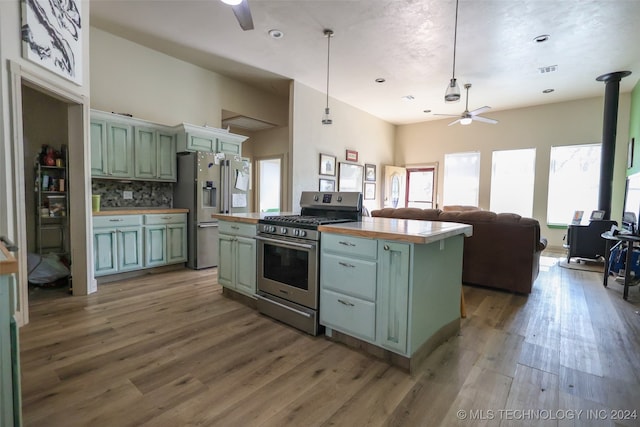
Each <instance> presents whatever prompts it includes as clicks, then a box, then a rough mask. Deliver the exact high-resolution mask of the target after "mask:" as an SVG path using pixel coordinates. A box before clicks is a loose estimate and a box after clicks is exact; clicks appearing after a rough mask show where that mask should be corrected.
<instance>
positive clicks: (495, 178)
mask: <svg viewBox="0 0 640 427" xmlns="http://www.w3.org/2000/svg"><path fill="white" fill-rule="evenodd" d="M535 166H536V149H535V148H526V149H523V150H501V151H494V152H493V157H492V159H491V198H490V200H489V209H490V210H492V211H493V212H511V213H517V214H518V215H521V216H525V217H531V216H533V185H534V179H535V173H536V172H535Z"/></svg>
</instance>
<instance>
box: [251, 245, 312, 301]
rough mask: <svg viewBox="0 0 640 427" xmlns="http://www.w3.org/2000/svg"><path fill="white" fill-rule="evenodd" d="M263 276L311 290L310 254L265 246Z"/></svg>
mask: <svg viewBox="0 0 640 427" xmlns="http://www.w3.org/2000/svg"><path fill="white" fill-rule="evenodd" d="M262 273H263V276H264V277H265V278H267V279H271V280H274V281H276V282H280V283H284V284H286V285H289V286H294V287H296V288H299V289H303V290H305V291H306V290H308V289H309V252H307V251H301V250H298V249H290V248H283V247H281V246H275V245H269V244H266V243H265V245H264V271H263V272H262Z"/></svg>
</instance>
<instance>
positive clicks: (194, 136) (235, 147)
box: [174, 123, 248, 155]
mask: <svg viewBox="0 0 640 427" xmlns="http://www.w3.org/2000/svg"><path fill="white" fill-rule="evenodd" d="M174 130H175V133H176V134H177V138H178V142H177V144H178V148H177V150H178V152H184V151H207V152H213V153H230V154H238V155H240V154H242V143H243V142H244V141H245V140H246V139H247V138H248V137H246V136H243V135H236V134H233V133H230V132H228V131H226V130H224V129H218V128H214V127H210V126H195V125H190V124H188V123H182V124H181V125H178V126H176V127H175V128H174Z"/></svg>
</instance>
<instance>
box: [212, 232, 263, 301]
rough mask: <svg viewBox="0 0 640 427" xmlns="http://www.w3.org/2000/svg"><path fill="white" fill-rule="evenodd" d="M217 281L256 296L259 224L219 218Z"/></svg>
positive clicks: (227, 286)
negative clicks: (256, 236) (257, 232)
mask: <svg viewBox="0 0 640 427" xmlns="http://www.w3.org/2000/svg"><path fill="white" fill-rule="evenodd" d="M218 230H219V238H218V251H219V252H218V253H219V260H218V283H220V285H222V286H224V287H226V288H229V289H233V290H235V291H238V292H240V293H243V294H245V295H249V296H252V297H253V296H254V295H255V293H256V254H257V252H256V250H257V245H256V240H255V239H254V237H255V235H256V225H255V224H243V223H237V222H231V221H220V222H219V227H218Z"/></svg>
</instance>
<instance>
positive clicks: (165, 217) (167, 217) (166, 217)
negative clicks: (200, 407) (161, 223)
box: [160, 216, 171, 219]
mask: <svg viewBox="0 0 640 427" xmlns="http://www.w3.org/2000/svg"><path fill="white" fill-rule="evenodd" d="M160 219H171V217H170V216H163V217H161V218H160Z"/></svg>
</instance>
